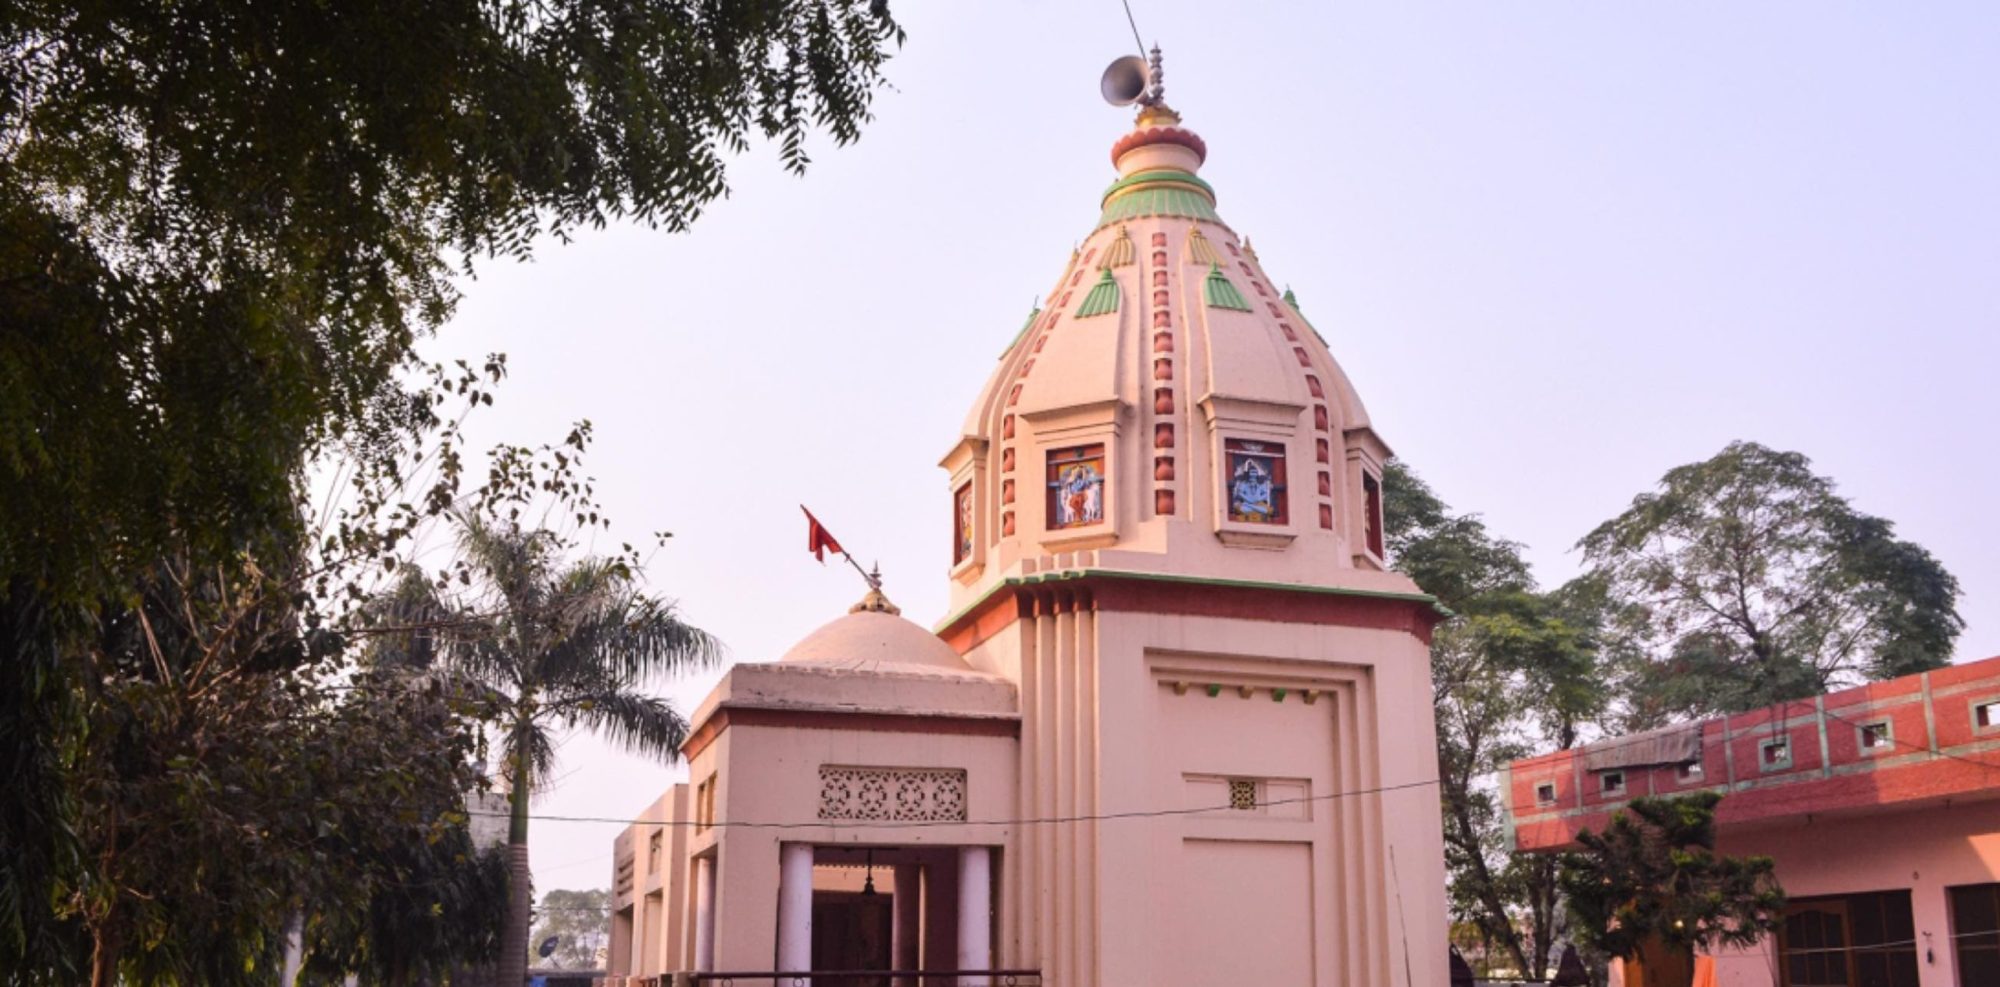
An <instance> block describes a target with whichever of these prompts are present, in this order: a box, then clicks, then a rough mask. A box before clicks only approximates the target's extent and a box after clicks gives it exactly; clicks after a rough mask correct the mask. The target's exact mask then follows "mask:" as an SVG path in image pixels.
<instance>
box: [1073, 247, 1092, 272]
mask: <svg viewBox="0 0 2000 987" xmlns="http://www.w3.org/2000/svg"><path fill="white" fill-rule="evenodd" d="M1096 256H1097V248H1096V247H1092V248H1090V252H1089V253H1087V254H1084V255H1083V266H1084V267H1085V268H1089V267H1090V259H1091V258H1093V257H1096ZM1082 273H1083V272H1082V271H1078V272H1077V274H1079V275H1081V274H1082Z"/></svg>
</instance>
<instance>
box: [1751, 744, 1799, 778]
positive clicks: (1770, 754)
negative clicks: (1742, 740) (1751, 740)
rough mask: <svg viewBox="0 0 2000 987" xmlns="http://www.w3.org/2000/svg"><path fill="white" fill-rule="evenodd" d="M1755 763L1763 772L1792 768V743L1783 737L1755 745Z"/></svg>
mask: <svg viewBox="0 0 2000 987" xmlns="http://www.w3.org/2000/svg"><path fill="white" fill-rule="evenodd" d="M1757 761H1758V763H1759V764H1761V765H1762V767H1763V769H1764V770H1765V771H1776V770H1778V769H1780V768H1789V767H1791V766H1792V742H1791V741H1790V740H1787V739H1785V738H1783V737H1779V738H1777V739H1775V740H1766V741H1764V742H1763V743H1761V744H1759V745H1757Z"/></svg>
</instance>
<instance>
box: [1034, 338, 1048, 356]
mask: <svg viewBox="0 0 2000 987" xmlns="http://www.w3.org/2000/svg"><path fill="white" fill-rule="evenodd" d="M1047 345H1049V337H1047V336H1037V337H1035V352H1037V353H1040V352H1041V351H1042V347H1044V346H1047Z"/></svg>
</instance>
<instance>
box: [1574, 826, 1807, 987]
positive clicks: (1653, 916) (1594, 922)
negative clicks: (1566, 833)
mask: <svg viewBox="0 0 2000 987" xmlns="http://www.w3.org/2000/svg"><path fill="white" fill-rule="evenodd" d="M1721 798H1722V796H1721V795H1720V794H1718V793H1716V792H1697V793H1694V794H1691V795H1686V796H1681V797H1679V798H1636V799H1633V800H1632V801H1631V802H1629V803H1627V804H1626V805H1625V807H1624V808H1623V809H1620V810H1619V811H1617V812H1614V813H1612V815H1611V822H1610V823H1609V824H1608V825H1606V826H1605V828H1604V831H1603V832H1601V833H1592V832H1589V831H1588V830H1586V831H1584V832H1583V833H1580V834H1578V836H1577V842H1579V843H1581V844H1582V845H1583V849H1582V850H1581V851H1578V852H1576V853H1571V854H1567V855H1565V856H1564V857H1563V858H1562V887H1563V892H1564V893H1565V894H1566V895H1567V896H1568V898H1569V906H1570V911H1571V912H1572V914H1573V915H1574V916H1575V919H1574V921H1573V922H1572V923H1571V928H1572V929H1574V930H1575V932H1576V935H1577V936H1578V938H1580V939H1582V940H1584V941H1585V942H1586V943H1588V944H1590V945H1592V946H1594V947H1596V948H1597V949H1600V950H1602V951H1603V952H1605V953H1606V954H1608V955H1611V956H1622V957H1628V958H1629V957H1634V956H1637V955H1639V952H1640V949H1641V948H1642V946H1644V945H1645V944H1646V943H1647V942H1648V941H1649V940H1651V941H1657V942H1659V943H1663V944H1665V945H1666V946H1667V947H1668V948H1670V949H1673V950H1676V951H1682V952H1686V951H1691V950H1693V949H1694V948H1696V947H1701V948H1703V949H1714V948H1716V947H1718V946H1739V947H1741V946H1749V945H1752V944H1754V943H1756V942H1757V940H1758V939H1759V938H1761V937H1762V936H1764V935H1765V934H1766V933H1769V932H1770V931H1772V930H1773V929H1775V928H1777V925H1778V922H1779V920H1780V918H1781V917H1782V915H1783V913H1784V908H1785V894H1784V891H1783V889H1781V888H1780V887H1779V886H1778V881H1777V878H1776V877H1775V876H1774V875H1773V872H1772V863H1771V860H1770V858H1768V857H1726V856H1722V855H1719V854H1717V853H1716V852H1715V805H1716V803H1717V802H1718V801H1720V800H1721Z"/></svg>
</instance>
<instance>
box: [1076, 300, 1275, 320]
mask: <svg viewBox="0 0 2000 987" xmlns="http://www.w3.org/2000/svg"><path fill="white" fill-rule="evenodd" d="M1063 297H1064V298H1065V299H1067V298H1068V297H1069V296H1068V295H1064V296H1063ZM1264 307H1265V308H1268V309H1270V310H1271V318H1274V319H1282V318H1284V317H1285V313H1283V312H1280V311H1278V303H1277V302H1265V303H1264Z"/></svg>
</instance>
